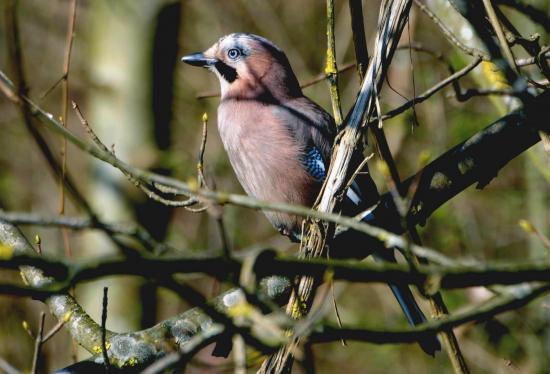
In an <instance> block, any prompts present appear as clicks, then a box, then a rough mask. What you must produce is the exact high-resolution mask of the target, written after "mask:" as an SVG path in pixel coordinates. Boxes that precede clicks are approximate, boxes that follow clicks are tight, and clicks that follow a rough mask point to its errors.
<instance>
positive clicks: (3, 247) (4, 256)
mask: <svg viewBox="0 0 550 374" xmlns="http://www.w3.org/2000/svg"><path fill="white" fill-rule="evenodd" d="M12 257H13V247H12V246H11V245H7V244H3V243H0V260H9V259H10V258H12Z"/></svg>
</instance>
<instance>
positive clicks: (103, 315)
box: [101, 287, 111, 373]
mask: <svg viewBox="0 0 550 374" xmlns="http://www.w3.org/2000/svg"><path fill="white" fill-rule="evenodd" d="M108 292H109V287H103V307H102V309H101V353H102V354H103V365H104V366H105V371H106V372H107V373H109V372H110V370H111V363H110V362H109V355H108V354H107V349H108V348H107V327H106V324H107V303H108V298H107V293H108Z"/></svg>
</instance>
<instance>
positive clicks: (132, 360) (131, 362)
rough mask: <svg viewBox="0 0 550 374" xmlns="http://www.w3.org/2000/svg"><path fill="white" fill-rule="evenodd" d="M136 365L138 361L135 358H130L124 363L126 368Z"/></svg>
mask: <svg viewBox="0 0 550 374" xmlns="http://www.w3.org/2000/svg"><path fill="white" fill-rule="evenodd" d="M137 363H138V360H137V358H135V357H130V359H129V360H128V361H126V364H127V365H128V366H136V365H137Z"/></svg>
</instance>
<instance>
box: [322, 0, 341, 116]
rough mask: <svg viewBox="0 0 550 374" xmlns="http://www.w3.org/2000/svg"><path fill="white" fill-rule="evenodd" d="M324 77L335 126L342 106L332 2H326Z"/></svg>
mask: <svg viewBox="0 0 550 374" xmlns="http://www.w3.org/2000/svg"><path fill="white" fill-rule="evenodd" d="M325 75H326V77H327V80H328V84H329V87H330V102H331V104H332V113H333V114H334V122H336V126H337V127H338V126H340V125H341V124H342V121H343V119H342V105H341V103H340V91H339V90H338V67H337V65H336V45H335V42H334V0H327V65H326V67H325Z"/></svg>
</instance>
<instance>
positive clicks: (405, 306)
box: [389, 284, 441, 356]
mask: <svg viewBox="0 0 550 374" xmlns="http://www.w3.org/2000/svg"><path fill="white" fill-rule="evenodd" d="M389 286H390V288H391V290H392V292H393V295H394V296H395V298H396V299H397V302H398V303H399V305H400V306H401V309H402V310H403V313H404V314H405V317H406V318H407V321H409V323H410V324H411V325H412V326H416V325H419V324H421V323H424V322H426V317H425V316H424V313H422V311H421V310H420V307H419V306H418V304H417V303H416V300H415V299H414V296H413V294H412V292H411V289H410V288H409V286H407V285H404V284H389ZM418 344H420V347H421V348H422V350H423V351H424V352H426V353H427V354H429V355H430V356H434V355H435V352H437V351H440V350H441V344H439V340H438V339H437V336H436V335H435V334H433V335H428V336H426V337H425V338H423V339H421V340H419V341H418Z"/></svg>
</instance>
